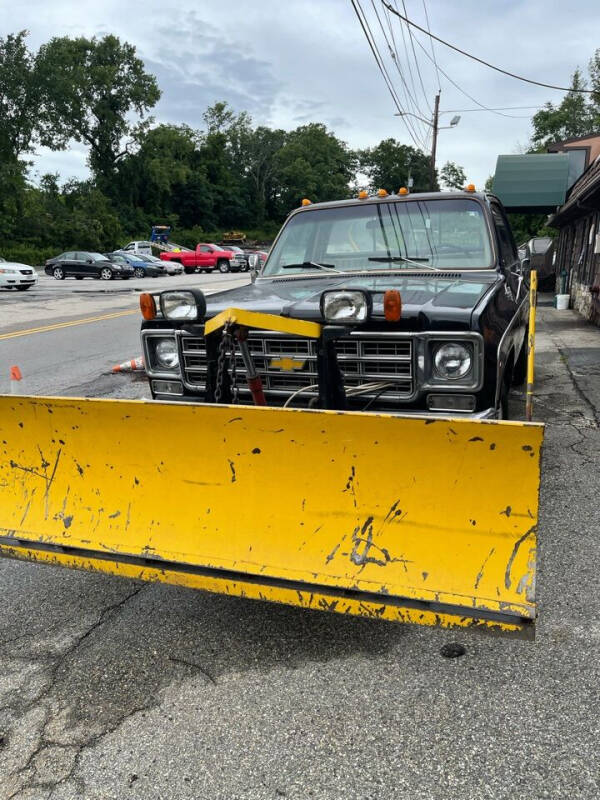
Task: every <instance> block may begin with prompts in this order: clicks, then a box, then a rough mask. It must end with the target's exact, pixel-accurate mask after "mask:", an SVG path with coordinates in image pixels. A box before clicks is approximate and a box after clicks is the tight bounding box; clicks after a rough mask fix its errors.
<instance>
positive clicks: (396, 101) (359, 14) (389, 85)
mask: <svg viewBox="0 0 600 800" xmlns="http://www.w3.org/2000/svg"><path fill="white" fill-rule="evenodd" d="M350 2H351V3H352V8H353V9H354V12H355V13H356V16H357V18H358V21H359V23H360V26H361V28H362V29H363V33H364V34H365V37H366V39H367V42H368V44H369V47H370V48H371V52H372V53H373V58H374V59H375V63H376V64H377V67H378V69H379V71H380V73H381V75H382V77H383V80H384V81H385V85H386V86H387V89H388V91H389V93H390V95H391V98H392V100H393V102H394V105H395V106H396V108H397V109H398V111H399V112H400V113H403V111H404V109H403V108H402V106H401V105H400V101H399V99H398V96H397V95H396V92H395V90H394V87H393V85H392V83H391V81H390V78H389V75H388V74H387V70H386V69H385V65H384V64H383V63H382V61H381V55H380V54H379V50H378V49H377V45H376V44H375V42H374V40H373V39H372V36H373V34H372V33H371V36H369V33H368V31H367V28H368V30H369V31H370V27H369V24H368V22H367V20H366V18H365V19H364V20H363V17H364V12H363V10H362V7H361V6H360V2H359V0H350ZM359 8H360V11H359ZM402 119H403V120H404V124H405V126H406V130H407V131H408V133H409V136H410V137H411V139H412V140H413V142H414V145H415V147H417V148H419V149H420V144H419V142H418V141H417V138H416V137H415V134H414V132H413V130H412V128H411V127H410V124H409V122H408V120H407V119H406V118H405V117H402Z"/></svg>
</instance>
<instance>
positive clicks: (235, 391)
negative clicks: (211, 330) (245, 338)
mask: <svg viewBox="0 0 600 800" xmlns="http://www.w3.org/2000/svg"><path fill="white" fill-rule="evenodd" d="M229 339H230V341H231V399H232V400H233V402H234V403H237V401H238V394H239V391H240V390H239V389H238V385H237V363H236V357H235V336H231V335H230V336H229Z"/></svg>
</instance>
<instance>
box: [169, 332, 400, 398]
mask: <svg viewBox="0 0 600 800" xmlns="http://www.w3.org/2000/svg"><path fill="white" fill-rule="evenodd" d="M180 346H181V364H182V365H183V370H184V378H185V381H186V383H187V384H188V385H189V386H190V387H198V388H199V389H203V388H204V385H205V382H206V371H207V365H206V346H205V341H204V338H203V337H196V336H185V335H184V336H182V337H181V344H180ZM248 346H249V348H250V352H251V354H252V358H253V360H254V363H255V365H256V369H257V371H258V373H259V375H260V376H261V378H262V381H263V386H264V390H265V394H267V395H269V394H270V395H272V396H273V397H278V396H279V397H287V396H289V395H290V394H291V393H292V392H295V391H297V390H298V389H301V388H304V387H308V386H312V385H313V384H316V383H317V382H318V380H317V359H316V342H315V341H314V340H312V339H304V338H302V337H298V336H292V335H289V334H282V333H273V332H270V331H250V333H249V337H248ZM336 350H337V356H338V364H339V366H340V369H341V371H342V374H343V376H344V386H345V388H346V390H348V389H351V388H352V387H356V386H362V385H364V384H366V383H391V384H393V386H391V387H389V388H388V389H387V390H386V391H385V394H384V396H382V398H381V400H382V402H384V401H385V402H387V403H389V401H390V400H403V399H404V400H407V399H409V398H411V397H412V395H413V394H414V389H415V387H414V368H413V352H412V340H411V339H410V338H407V337H404V338H402V335H400V336H398V337H396V336H390V335H389V334H387V335H386V336H385V337H384V336H382V335H381V334H379V333H371V332H364V331H354V332H352V333H350V334H349V335H348V336H347V337H344V338H343V339H339V340H338V341H337V342H336ZM284 359H285V361H284ZM278 361H279V362H282V361H283V365H285V366H287V367H288V369H287V370H286V369H283V368H278V367H277V362H278ZM286 361H287V364H286V363H285V362H286ZM290 362H292V363H291V364H290ZM290 366H292V367H293V368H291V369H290ZM236 367H237V374H238V387H239V390H240V394H242V395H244V394H247V393H248V390H247V388H246V385H245V380H244V379H245V369H244V363H243V361H242V357H241V355H240V354H239V352H236ZM379 391H380V390H379V389H376V390H374V391H373V392H371V393H368V392H365V393H361V395H360V398H361V399H363V400H368V399H369V398H375V397H376V395H377V393H378V392H379ZM317 394H318V391H317V389H309V390H307V391H306V392H302V395H301V397H302V398H304V397H305V398H306V399H307V400H308V399H310V398H311V397H315V396H316V395H317ZM299 400H300V398H299Z"/></svg>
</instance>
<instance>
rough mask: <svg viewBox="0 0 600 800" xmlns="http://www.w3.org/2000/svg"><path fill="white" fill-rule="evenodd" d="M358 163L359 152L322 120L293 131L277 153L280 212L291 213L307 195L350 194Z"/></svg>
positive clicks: (327, 197)
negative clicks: (337, 136)
mask: <svg viewBox="0 0 600 800" xmlns="http://www.w3.org/2000/svg"><path fill="white" fill-rule="evenodd" d="M356 163H357V159H356V154H355V153H353V152H352V151H351V150H350V149H349V148H348V146H347V145H346V143H345V142H342V141H341V140H340V139H338V138H336V136H335V135H334V134H333V133H331V132H330V131H328V130H327V128H326V127H325V125H322V124H321V123H318V122H311V123H309V124H308V125H301V126H300V127H299V128H296V130H294V131H291V132H290V133H289V134H288V135H287V137H285V142H284V144H283V147H282V148H281V149H280V150H279V152H278V153H277V154H276V155H275V173H276V176H277V182H278V183H279V196H278V198H277V206H278V214H279V216H280V217H284V216H285V215H286V214H288V213H289V211H290V210H291V209H292V208H295V207H296V206H298V205H299V204H300V202H301V201H302V198H303V197H308V198H309V199H310V200H312V201H313V202H318V201H323V200H336V199H339V198H343V197H348V196H349V192H350V181H352V180H354V177H355V174H356Z"/></svg>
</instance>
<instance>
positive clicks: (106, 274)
mask: <svg viewBox="0 0 600 800" xmlns="http://www.w3.org/2000/svg"><path fill="white" fill-rule="evenodd" d="M112 277H113V273H112V269H109V268H108V267H104V269H103V270H102V271H101V273H100V280H101V281H112Z"/></svg>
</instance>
